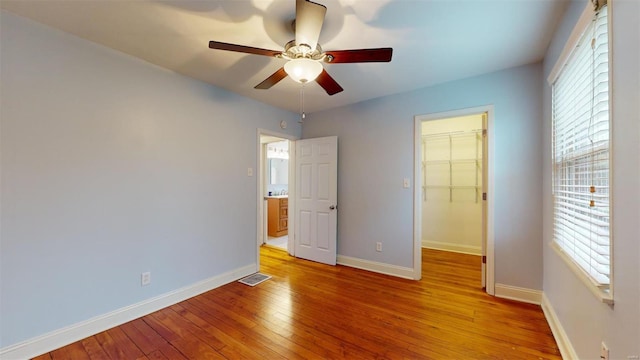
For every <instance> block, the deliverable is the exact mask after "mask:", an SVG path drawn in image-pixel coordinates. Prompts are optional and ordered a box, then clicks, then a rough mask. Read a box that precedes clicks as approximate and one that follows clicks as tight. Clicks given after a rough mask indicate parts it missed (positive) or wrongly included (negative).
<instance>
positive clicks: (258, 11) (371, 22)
mask: <svg viewBox="0 0 640 360" xmlns="http://www.w3.org/2000/svg"><path fill="white" fill-rule="evenodd" d="M316 2H320V3H322V4H323V5H325V6H326V7H327V9H328V10H327V15H326V18H325V22H324V25H323V28H322V33H321V34H320V41H319V42H320V44H321V46H322V47H323V49H325V50H346V49H362V48H376V47H392V48H393V49H394V53H393V59H392V61H391V62H390V63H363V64H325V65H324V66H325V69H326V70H327V71H328V72H329V73H330V74H331V75H332V77H333V78H334V79H335V80H336V81H338V83H340V85H342V87H343V88H344V91H343V92H341V93H338V94H336V95H333V96H328V95H327V94H326V93H325V92H324V90H322V88H321V87H320V86H319V85H317V84H315V83H312V84H308V85H306V86H305V90H304V93H305V96H304V107H305V111H306V112H308V113H310V112H313V111H318V110H323V109H329V108H334V107H337V106H342V105H346V104H352V103H356V102H360V101H363V100H367V99H372V98H376V97H380V96H385V95H390V94H396V93H402V92H406V91H410V90H414V89H418V88H422V87H426V86H430V85H434V84H438V83H443V82H447V81H452V80H457V79H462V78H466V77H470V76H475V75H480V74H484V73H488V72H493V71H497V70H501V69H506V68H510V67H514V66H519V65H524V64H529V63H533V62H536V61H539V60H541V59H542V57H543V56H544V53H545V51H546V48H547V45H548V43H549V41H550V39H551V35H552V33H553V31H554V30H555V27H556V24H557V22H558V20H559V18H560V16H561V14H562V12H563V11H564V9H565V8H566V4H567V1H566V0H423V1H407V0H366V1H365V0H316ZM0 6H1V7H2V9H4V10H7V11H9V12H12V13H14V14H17V15H21V16H24V17H28V18H31V19H33V20H35V21H38V22H41V23H44V24H47V25H49V26H52V27H55V28H58V29H61V30H63V31H66V32H69V33H72V34H75V35H77V36H79V37H82V38H85V39H88V40H90V41H93V42H96V43H99V44H103V45H105V46H107V47H110V48H113V49H116V50H118V51H122V52H124V53H127V54H130V55H132V56H135V57H138V58H141V59H144V60H146V61H148V62H150V63H153V64H156V65H159V66H161V67H164V68H167V69H171V70H173V71H176V72H178V73H180V74H184V75H186V76H189V77H192V78H195V79H199V80H202V81H205V82H208V83H211V84H213V85H216V86H218V87H221V88H225V89H228V90H230V91H233V92H235V93H238V94H240V95H243V96H247V97H250V98H253V99H256V100H259V101H262V102H264V103H267V104H271V105H273V106H276V107H280V108H283V109H287V110H291V111H294V112H298V111H299V110H300V84H298V83H295V82H294V81H293V80H291V79H288V78H287V79H285V80H283V81H281V82H280V83H278V84H277V85H275V86H274V87H272V88H271V89H269V90H256V89H254V88H253V87H254V86H255V85H257V84H258V83H260V82H261V81H262V80H264V79H265V78H266V77H268V76H269V75H271V74H272V73H274V72H275V71H276V70H278V69H279V68H280V67H281V66H283V64H284V62H285V61H286V60H283V59H276V58H270V57H265V56H258V55H247V54H240V53H234V52H228V51H220V50H211V49H209V48H208V42H209V40H217V41H222V42H229V43H236V44H241V45H247V46H253V47H260V48H267V49H272V50H282V48H283V46H284V44H285V43H287V42H288V41H289V40H292V39H293V38H294V35H293V32H292V31H291V21H292V20H293V19H294V17H295V1H294V0H251V1H250V0H243V1H238V0H236V1H213V0H207V1H205V0H199V1H193V0H175V1H153V0H151V1H147V0H145V1H142V0H130V1H122V0H76V1H70V0H42V1H34V0H32V1H26V0H15V1H14V0H0Z"/></svg>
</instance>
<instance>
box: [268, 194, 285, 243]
mask: <svg viewBox="0 0 640 360" xmlns="http://www.w3.org/2000/svg"><path fill="white" fill-rule="evenodd" d="M267 203H268V210H267V216H268V227H267V233H268V235H269V236H273V237H280V236H285V235H287V233H288V225H289V224H288V222H289V198H288V197H269V198H267Z"/></svg>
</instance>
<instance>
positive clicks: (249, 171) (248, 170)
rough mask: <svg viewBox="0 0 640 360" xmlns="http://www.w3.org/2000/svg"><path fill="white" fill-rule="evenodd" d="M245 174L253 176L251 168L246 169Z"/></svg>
mask: <svg viewBox="0 0 640 360" xmlns="http://www.w3.org/2000/svg"><path fill="white" fill-rule="evenodd" d="M247 176H253V168H248V169H247Z"/></svg>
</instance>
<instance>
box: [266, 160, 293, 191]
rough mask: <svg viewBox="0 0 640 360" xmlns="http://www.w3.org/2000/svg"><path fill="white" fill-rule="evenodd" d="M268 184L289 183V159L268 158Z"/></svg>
mask: <svg viewBox="0 0 640 360" xmlns="http://www.w3.org/2000/svg"><path fill="white" fill-rule="evenodd" d="M268 172H269V184H271V185H288V184H289V160H287V159H269V168H268Z"/></svg>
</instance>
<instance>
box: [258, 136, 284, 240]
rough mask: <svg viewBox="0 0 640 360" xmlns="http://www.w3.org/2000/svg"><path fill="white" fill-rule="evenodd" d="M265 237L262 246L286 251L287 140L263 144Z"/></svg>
mask: <svg viewBox="0 0 640 360" xmlns="http://www.w3.org/2000/svg"><path fill="white" fill-rule="evenodd" d="M264 146H265V147H266V149H265V151H266V155H267V157H266V162H265V177H264V178H265V180H266V181H265V193H266V195H265V197H264V198H265V201H266V203H267V205H266V207H267V210H266V212H265V213H266V215H267V219H266V223H267V236H266V239H265V242H264V244H265V245H268V246H272V247H275V248H278V249H281V250H285V251H286V250H287V245H288V244H289V231H288V230H289V225H288V223H289V140H280V141H275V142H269V143H266V144H264Z"/></svg>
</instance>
